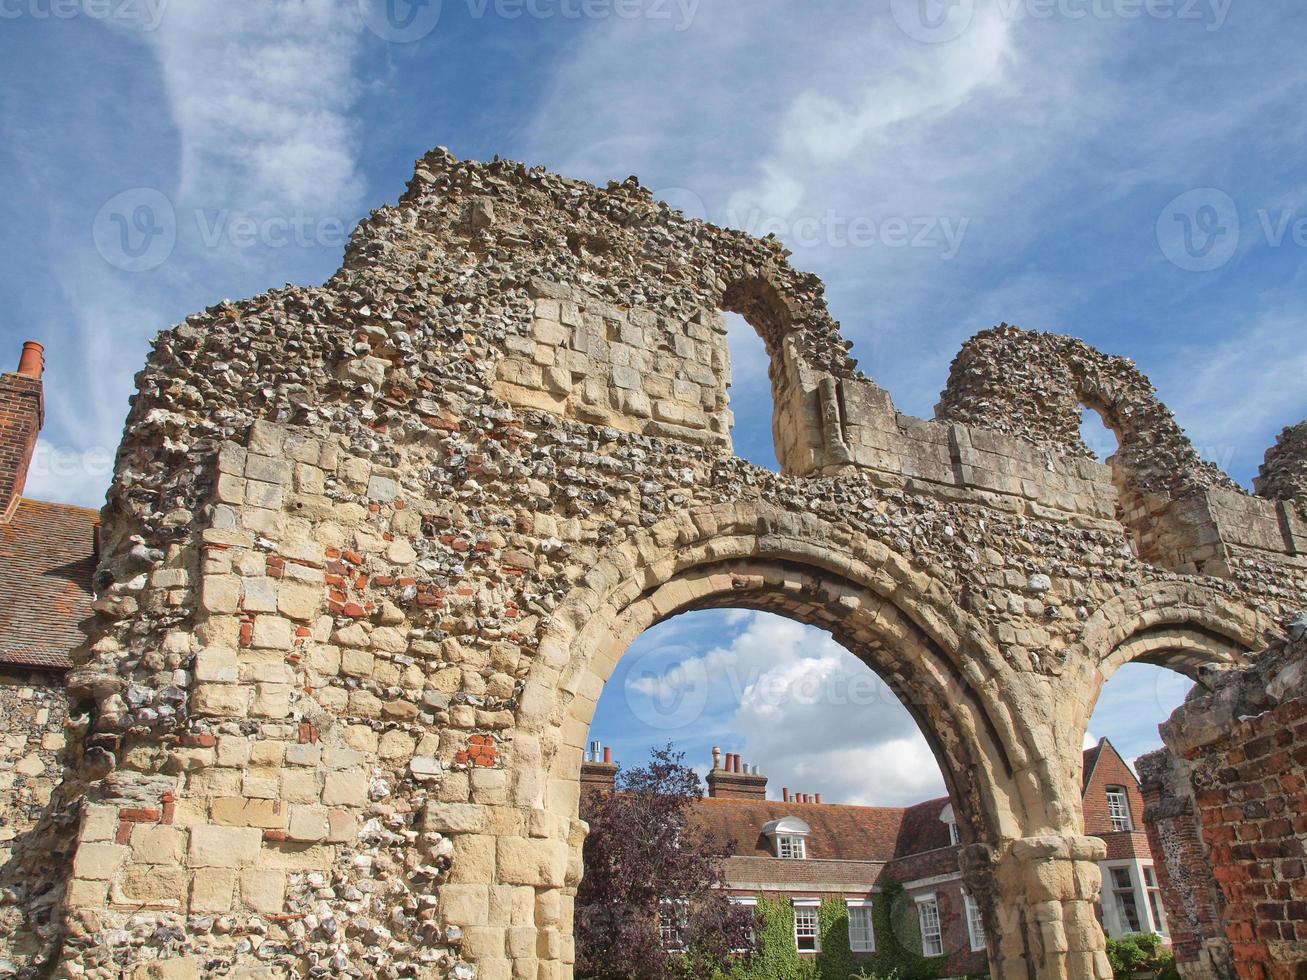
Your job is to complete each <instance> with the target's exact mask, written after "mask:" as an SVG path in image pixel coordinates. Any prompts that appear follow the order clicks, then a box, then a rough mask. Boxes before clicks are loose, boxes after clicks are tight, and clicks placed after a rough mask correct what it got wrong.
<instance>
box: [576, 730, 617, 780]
mask: <svg viewBox="0 0 1307 980" xmlns="http://www.w3.org/2000/svg"><path fill="white" fill-rule="evenodd" d="M616 786H617V763H616V762H614V761H613V748H612V746H611V745H600V743H598V742H591V743H590V751H589V752H588V753H586V757H585V760H584V761H583V762H582V763H581V792H582V793H590V792H594V791H596V790H597V791H599V792H604V793H611V792H612V791H613V790H614V789H615V788H616Z"/></svg>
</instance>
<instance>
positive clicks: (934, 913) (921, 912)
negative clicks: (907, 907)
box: [917, 899, 944, 956]
mask: <svg viewBox="0 0 1307 980" xmlns="http://www.w3.org/2000/svg"><path fill="white" fill-rule="evenodd" d="M917 917H918V918H919V919H920V920H921V951H922V953H924V954H925V955H926V956H939V955H941V954H942V953H943V952H944V938H943V935H942V934H941V932H940V928H939V905H938V904H936V902H935V900H934V899H930V900H929V901H925V902H918V903H917Z"/></svg>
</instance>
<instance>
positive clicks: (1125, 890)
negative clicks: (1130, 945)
mask: <svg viewBox="0 0 1307 980" xmlns="http://www.w3.org/2000/svg"><path fill="white" fill-rule="evenodd" d="M1109 870H1110V871H1111V874H1112V898H1113V899H1114V900H1115V902H1116V916H1117V921H1118V922H1120V923H1121V927H1122V928H1123V929H1125V931H1126V932H1143V931H1144V928H1143V920H1142V919H1140V917H1139V896H1138V894H1137V893H1136V892H1135V883H1134V879H1133V878H1132V877H1131V875H1130V869H1129V868H1111V869H1109Z"/></svg>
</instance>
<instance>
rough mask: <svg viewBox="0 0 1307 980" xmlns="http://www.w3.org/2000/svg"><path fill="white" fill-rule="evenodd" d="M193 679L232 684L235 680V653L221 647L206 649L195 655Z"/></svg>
mask: <svg viewBox="0 0 1307 980" xmlns="http://www.w3.org/2000/svg"><path fill="white" fill-rule="evenodd" d="M194 670H195V679H196V680H197V681H213V682H215V683H219V684H234V683H236V680H237V670H236V651H235V650H224V649H222V648H221V647H208V648H207V649H204V650H201V651H200V652H199V653H197V654H196V655H195V665H194Z"/></svg>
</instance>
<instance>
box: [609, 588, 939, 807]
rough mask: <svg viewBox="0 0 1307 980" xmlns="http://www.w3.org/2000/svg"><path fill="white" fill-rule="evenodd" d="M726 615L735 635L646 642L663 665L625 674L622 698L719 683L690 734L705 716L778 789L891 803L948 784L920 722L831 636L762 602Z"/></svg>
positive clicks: (668, 696)
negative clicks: (704, 645) (707, 643)
mask: <svg viewBox="0 0 1307 980" xmlns="http://www.w3.org/2000/svg"><path fill="white" fill-rule="evenodd" d="M731 618H732V619H733V620H734V623H733V624H732V625H734V626H735V627H736V631H735V632H734V633H733V635H731V637H730V641H729V642H726V643H720V644H718V645H715V646H712V647H710V648H709V649H708V650H706V651H703V652H695V651H694V649H693V647H691V646H686V645H682V644H681V642H680V640H681V639H682V637H676V638H675V639H673V640H672V641H671V642H669V643H659V644H658V645H657V646H656V647H655V648H653V649H645V650H642V651H641V652H640V653H639V654H638V656H640V657H641V658H642V659H643V658H644V657H646V656H654V657H659V656H661V660H660V661H659V662H660V663H661V664H662V669H659V670H656V671H654V672H652V673H645V674H642V675H640V676H638V677H636V678H635V679H634V680H632V679H629V678H628V681H627V688H628V697H629V693H630V691H632V690H634V691H636V692H637V693H638V694H640V695H641V696H643V697H647V698H650V699H659V700H660V701H661V702H662V703H663V704H667V705H670V704H676V705H677V706H678V708H679V707H680V706H682V705H683V704H684V703H685V702H684V701H683V700H678V699H677V696H678V695H680V696H682V697H684V695H685V694H686V693H687V692H692V693H697V694H704V692H706V691H708V690H712V691H714V692H716V697H714V698H713V699H711V700H709V699H708V698H707V696H706V695H704V698H703V700H702V701H701V702H698V703H699V704H701V706H702V707H704V709H705V711H706V713H707V717H704V718H702V719H698V720H697V721H696V725H695V728H694V730H695V734H696V735H698V736H702V735H703V730H702V729H703V728H704V727H707V726H711V727H712V728H714V729H716V730H719V731H721V732H722V733H723V734H724V735H727V736H728V738H729V741H730V744H734V745H739V746H740V747H741V749H740V751H741V754H742V755H743V756H744V759H745V761H746V762H749V763H752V764H756V765H758V766H759V768H760V769H761V771H762V772H763V773H764V774H765V775H766V776H767V777H768V779H769V789H770V792H771V795H773V796H776V797H779V795H780V791H781V788H782V787H789V788H790V789H792V790H794V791H796V792H806V793H822V794H823V798H824V799H826V800H828V801H830V802H832V803H834V802H843V803H862V804H880V805H895V804H900V803H911V802H918V801H920V800H922V799H927V798H929V797H932V796H938V795H942V794H943V792H944V788H943V780H942V777H941V776H940V773H939V768H938V765H937V764H936V762H935V759H934V756H933V755H932V754H931V751H930V749H929V747H928V746H927V744H926V741H925V739H924V737H923V736H922V735H921V732H920V731H919V730H918V728H917V725H916V723H915V722H914V721H913V719H912V718H911V716H910V715H908V713H907V711H906V710H905V709H904V708H903V706H902V705H901V704H900V703H899V702H898V700H897V698H895V696H894V695H893V693H892V692H891V691H890V690H889V688H888V687H887V686H886V685H885V684H884V682H882V681H881V680H880V679H879V678H878V677H877V676H876V675H875V674H874V673H873V672H872V671H871V670H870V668H868V667H866V666H865V665H863V664H862V663H860V662H859V661H858V660H857V659H856V658H855V657H854V656H853V655H852V654H851V653H849V652H848V651H847V650H845V649H844V648H843V647H841V646H840V645H839V644H838V643H836V642H835V640H834V639H832V638H831V637H830V636H829V634H826V633H824V632H822V631H820V630H817V629H814V628H812V627H808V626H804V625H802V624H800V623H797V622H794V621H793V620H789V619H783V618H781V617H779V616H774V615H770V614H767V613H757V612H744V613H740V614H738V615H733V616H732V617H731ZM687 621H688V620H687ZM728 628H729V627H728ZM660 639H661V638H660ZM654 650H657V651H658V652H657V653H655V652H654ZM667 668H670V669H667ZM628 703H630V702H628ZM631 706H632V708H633V710H634V712H635V714H636V716H637V717H638V718H640V719H641V720H647V718H648V716H647V715H646V713H645V711H644V710H643V709H642V707H641V706H640V705H638V704H632V705H631ZM678 720H680V719H679V716H678Z"/></svg>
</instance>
